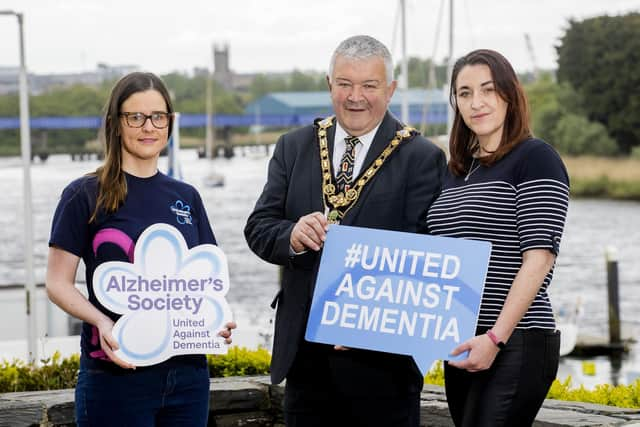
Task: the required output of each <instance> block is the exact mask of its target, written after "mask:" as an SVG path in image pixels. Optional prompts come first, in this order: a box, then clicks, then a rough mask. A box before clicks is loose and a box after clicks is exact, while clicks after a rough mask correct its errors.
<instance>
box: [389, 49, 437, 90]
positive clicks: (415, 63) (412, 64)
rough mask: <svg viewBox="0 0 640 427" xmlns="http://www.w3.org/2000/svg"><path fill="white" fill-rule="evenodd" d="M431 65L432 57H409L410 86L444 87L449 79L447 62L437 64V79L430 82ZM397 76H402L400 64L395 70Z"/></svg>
mask: <svg viewBox="0 0 640 427" xmlns="http://www.w3.org/2000/svg"><path fill="white" fill-rule="evenodd" d="M430 67H431V59H421V58H417V57H415V56H412V57H410V58H409V60H408V63H407V69H408V71H409V87H422V88H426V87H442V86H444V84H445V82H446V81H447V64H446V63H444V64H442V65H438V64H436V66H435V74H436V81H435V82H429V68H430ZM394 75H395V77H396V78H398V77H399V76H400V65H397V66H396V68H395V70H394Z"/></svg>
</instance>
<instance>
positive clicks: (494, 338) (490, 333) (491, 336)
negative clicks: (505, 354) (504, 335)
mask: <svg viewBox="0 0 640 427" xmlns="http://www.w3.org/2000/svg"><path fill="white" fill-rule="evenodd" d="M487 336H488V337H489V339H490V340H491V341H492V342H493V343H494V344H495V345H496V346H497V347H498V348H499V349H500V350H502V349H503V348H504V347H505V344H504V343H503V342H502V341H500V339H499V338H498V337H497V336H496V334H494V333H493V331H492V330H491V329H489V330H488V331H487Z"/></svg>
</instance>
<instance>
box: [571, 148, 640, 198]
mask: <svg viewBox="0 0 640 427" xmlns="http://www.w3.org/2000/svg"><path fill="white" fill-rule="evenodd" d="M563 160H564V162H565V164H566V166H567V170H568V171H569V177H570V179H571V196H572V197H597V198H607V199H621V200H638V201H640V159H635V158H609V157H592V156H579V157H563Z"/></svg>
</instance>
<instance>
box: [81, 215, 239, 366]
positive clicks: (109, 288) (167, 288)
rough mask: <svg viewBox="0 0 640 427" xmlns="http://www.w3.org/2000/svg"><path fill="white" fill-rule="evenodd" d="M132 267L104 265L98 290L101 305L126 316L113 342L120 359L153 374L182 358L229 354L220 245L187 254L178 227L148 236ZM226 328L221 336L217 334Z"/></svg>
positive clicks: (161, 227)
mask: <svg viewBox="0 0 640 427" xmlns="http://www.w3.org/2000/svg"><path fill="white" fill-rule="evenodd" d="M134 260H135V262H134V263H133V264H130V263H126V262H120V261H112V262H106V263H103V264H101V265H100V266H99V267H98V268H97V269H96V270H95V272H94V275H93V282H94V288H95V292H96V297H97V298H98V300H99V301H100V302H101V303H102V304H103V305H104V306H105V307H106V308H107V309H109V310H111V311H113V312H115V313H119V314H122V317H121V318H120V319H118V321H117V322H116V323H115V325H114V327H113V330H112V335H113V338H115V341H117V345H113V344H112V343H109V342H108V343H107V344H111V345H110V347H111V348H113V349H115V348H117V350H115V351H114V355H115V356H116V357H117V358H118V359H120V360H121V361H124V362H125V363H126V364H128V365H131V366H133V365H135V366H147V365H153V364H156V363H159V362H161V361H163V360H166V359H168V358H170V357H171V356H174V355H178V354H206V353H209V354H211V353H213V354H224V353H226V352H227V347H226V345H224V344H225V341H228V338H229V335H230V332H229V329H230V328H233V327H235V325H234V324H233V323H232V322H230V321H231V317H232V316H231V310H230V308H229V305H228V304H227V302H226V300H225V295H226V294H227V292H228V290H229V272H228V267H227V261H226V257H225V255H224V253H223V252H222V250H221V249H220V248H218V247H217V246H215V245H200V246H196V247H193V248H191V249H188V248H187V245H186V243H185V241H184V238H183V237H182V235H181V234H180V233H179V232H178V231H177V230H176V229H175V228H174V227H172V226H170V225H167V224H155V225H152V226H151V227H149V228H147V229H146V230H145V231H144V232H143V233H142V235H141V236H140V238H139V239H138V243H137V245H136V247H135V254H134ZM224 328H227V330H226V331H223V332H222V333H220V334H218V333H217V331H219V330H221V329H224Z"/></svg>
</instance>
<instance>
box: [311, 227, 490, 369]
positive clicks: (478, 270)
mask: <svg viewBox="0 0 640 427" xmlns="http://www.w3.org/2000/svg"><path fill="white" fill-rule="evenodd" d="M359 245H360V246H359ZM376 247H378V250H379V252H378V255H380V253H382V250H383V248H386V250H387V258H386V259H387V261H389V260H390V258H389V256H390V254H394V253H396V254H398V256H397V258H396V265H395V267H389V265H390V264H389V263H388V262H387V263H385V264H384V267H385V268H381V263H380V258H381V257H380V256H378V261H377V262H376V260H375V256H374V253H375V248H376ZM358 248H360V252H358ZM365 248H366V257H364V256H362V255H363V254H364V252H365ZM396 250H397V252H394V251H396ZM403 251H404V254H405V257H404V268H403V269H400V264H401V254H402V253H403ZM409 251H416V252H415V253H416V254H417V253H423V254H424V253H427V252H428V253H432V254H441V255H442V257H440V258H438V257H437V255H436V256H435V258H433V260H436V261H437V260H438V259H439V260H440V261H441V262H442V261H443V260H444V258H445V255H449V256H451V257H458V259H459V261H460V263H459V267H460V268H459V272H458V274H457V275H456V276H455V277H453V278H445V277H446V275H447V273H452V269H451V266H452V265H453V264H451V263H449V268H448V269H447V271H446V272H445V274H443V275H442V276H445V277H430V276H431V275H433V274H434V273H436V272H438V271H439V270H438V268H437V266H436V265H435V264H431V265H430V266H428V267H427V269H426V270H425V257H424V256H422V258H420V256H414V257H413V258H412V257H411V256H410V255H409V254H410V252H409ZM490 254H491V244H490V243H488V242H481V241H474V240H464V239H454V238H448V237H436V236H427V235H421V234H413V233H403V232H394V231H386V230H374V229H368V228H359V227H349V226H342V225H332V226H330V228H329V232H328V234H327V240H326V241H325V243H324V249H323V253H322V258H321V260H320V270H319V272H318V277H317V280H316V286H315V291H314V294H313V301H312V304H311V312H310V315H309V322H308V324H307V331H306V335H305V338H306V339H307V340H308V341H314V342H320V343H325V344H340V345H344V346H347V347H353V348H363V349H369V350H377V351H384V352H389V353H397V354H407V355H411V356H413V358H414V359H415V361H416V363H417V365H418V367H419V368H420V370H421V371H422V372H423V373H426V372H427V371H428V370H429V369H430V367H431V365H432V364H433V362H434V361H435V360H438V359H451V357H450V356H449V353H450V352H451V351H452V350H453V349H454V348H455V347H456V346H457V345H458V344H460V343H462V342H464V341H465V340H467V339H469V338H471V337H473V336H474V335H475V329H476V323H477V317H478V311H479V308H480V300H481V297H482V291H483V288H484V281H485V277H486V273H487V267H488V264H489V257H490ZM358 255H360V259H359V260H356V259H357V258H358ZM414 259H417V260H416V261H415V269H414V270H415V271H414V272H413V273H412V272H411V267H412V264H413V262H414ZM436 261H433V262H434V263H435V262H436ZM374 263H375V267H373V268H372V265H374ZM363 264H364V265H365V266H367V269H365V268H363ZM454 264H455V263H454ZM381 270H382V271H381ZM391 270H395V272H394V271H391ZM423 271H427V277H425V276H424V275H423ZM347 275H350V276H351V279H352V286H351V289H352V291H353V292H352V293H351V294H350V292H348V288H349V286H348V282H344V280H345V276H347ZM449 275H450V276H451V275H452V274H449ZM363 276H370V277H367V278H365V280H364V281H363V282H362V283H363V286H362V287H361V288H360V289H361V291H362V290H366V292H361V295H367V297H366V299H365V298H359V297H358V293H357V292H356V288H357V283H358V281H359V280H360V279H361V278H362V277H363ZM371 276H372V277H371ZM438 276H441V274H438ZM373 281H375V283H373ZM385 281H387V283H386V285H383V282H385ZM407 281H411V282H412V283H413V285H414V289H422V292H421V293H420V300H421V301H422V300H423V298H425V299H426V301H427V304H428V305H434V307H429V308H428V307H425V305H423V304H422V303H421V304H419V305H417V306H416V305H414V304H413V303H412V301H413V299H412V297H407V296H406V295H405V293H404V292H403V291H406V290H407V286H408V285H407ZM418 282H423V284H424V286H425V287H426V286H428V285H429V284H433V285H432V286H431V290H432V291H433V290H435V289H437V287H438V286H439V287H440V289H441V292H440V293H439V301H436V300H435V299H434V298H433V292H432V293H431V294H428V293H426V291H425V290H424V288H418V287H417V286H418ZM341 283H342V284H343V285H342V288H340V286H341ZM401 283H402V284H401ZM443 286H455V287H457V288H459V290H457V291H455V292H454V291H451V290H449V291H446V290H444V289H443V288H442V287H443ZM382 288H384V289H382ZM339 289H341V290H340V291H339V292H338V293H339V295H338V296H336V291H338V290H339ZM391 289H392V291H391ZM379 291H382V293H383V295H382V296H381V297H380V298H379V300H378V301H375V300H374V299H373V298H369V297H368V296H369V292H373V293H374V294H375V293H377V292H379ZM436 293H437V292H436ZM448 298H450V301H449V302H450V304H449V307H447V299H448ZM405 301H406V303H405ZM436 302H437V304H436ZM431 303H433V304H431ZM362 306H368V308H365V309H364V310H366V313H365V316H364V318H361V317H359V316H361V315H362V311H361V310H362ZM376 307H377V309H376ZM385 309H387V314H388V316H387V317H386V319H387V321H386V323H385V322H383V321H382V320H381V319H383V312H384V310H385ZM374 310H378V313H379V316H378V322H377V326H376V327H371V326H370V327H365V326H363V325H364V324H365V323H366V320H364V321H363V319H367V318H368V320H369V321H371V319H372V318H373V317H374V316H372V313H373V311H374ZM391 310H393V311H391ZM403 311H404V312H406V315H405V319H404V323H403V325H404V327H403V328H399V325H400V323H401V322H400V317H401V312H403ZM323 315H324V316H325V317H324V319H325V323H324V324H323V323H322V320H323ZM335 316H338V317H337V318H336V317H335ZM340 316H346V317H345V318H344V319H343V322H342V326H340ZM367 316H368V317H367ZM421 316H422V317H421ZM438 318H440V323H439V325H438V320H437V319H438ZM454 318H455V320H454V321H457V332H458V334H457V336H458V337H459V341H456V339H455V338H454V337H453V336H452V334H451V333H445V331H448V332H451V330H452V329H450V328H449V329H447V325H449V322H451V321H452V319H454ZM336 319H338V320H337V321H333V320H336ZM390 319H391V320H390ZM394 319H395V321H394ZM407 319H414V329H413V334H411V333H410V332H409V330H408V329H407ZM415 319H417V321H415ZM426 319H428V325H427V326H426V327H425V323H426V322H425V320H426ZM332 321H333V322H332ZM359 321H360V323H359ZM362 322H364V323H362ZM369 325H371V323H370V324H369ZM383 325H386V326H383ZM449 326H451V325H449ZM393 328H395V332H390V331H391V330H392V329H393ZM375 329H377V330H375ZM380 329H384V330H386V332H383V331H380ZM399 329H401V330H399ZM425 331H426V333H425Z"/></svg>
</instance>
